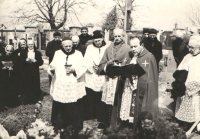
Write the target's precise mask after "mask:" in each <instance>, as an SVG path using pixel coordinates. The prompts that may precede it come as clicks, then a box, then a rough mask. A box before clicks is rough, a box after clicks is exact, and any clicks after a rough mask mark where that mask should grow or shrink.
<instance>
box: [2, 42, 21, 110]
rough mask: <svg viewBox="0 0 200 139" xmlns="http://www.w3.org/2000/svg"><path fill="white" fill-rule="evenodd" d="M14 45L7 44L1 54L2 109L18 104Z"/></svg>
mask: <svg viewBox="0 0 200 139" xmlns="http://www.w3.org/2000/svg"><path fill="white" fill-rule="evenodd" d="M13 51H14V49H13V46H12V45H7V46H6V47H5V53H4V54H3V55H2V56H0V92H1V93H0V107H1V108H0V109H2V108H3V107H4V106H15V105H16V104H17V92H16V84H15V83H16V76H15V75H16V74H15V67H14V64H13V60H14V57H13Z"/></svg>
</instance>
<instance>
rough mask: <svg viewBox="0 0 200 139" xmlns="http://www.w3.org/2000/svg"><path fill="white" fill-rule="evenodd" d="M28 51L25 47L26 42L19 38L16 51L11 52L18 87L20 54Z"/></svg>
mask: <svg viewBox="0 0 200 139" xmlns="http://www.w3.org/2000/svg"><path fill="white" fill-rule="evenodd" d="M27 50H28V47H27V41H26V39H24V38H21V39H20V40H19V43H18V49H17V50H15V51H14V52H13V56H14V61H13V62H14V65H15V71H16V75H17V78H18V79H17V80H18V81H17V84H18V85H20V82H19V80H20V72H21V71H20V69H21V67H20V66H21V64H20V54H21V52H23V51H27Z"/></svg>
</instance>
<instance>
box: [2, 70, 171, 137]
mask: <svg viewBox="0 0 200 139" xmlns="http://www.w3.org/2000/svg"><path fill="white" fill-rule="evenodd" d="M166 74H167V73H163V72H161V73H160V78H159V84H160V85H159V88H161V87H162V88H163V89H161V90H162V91H160V92H159V94H162V93H165V92H164V88H165V87H166V84H167V82H171V80H172V79H171V78H170V79H169V76H171V74H167V75H166ZM40 82H41V86H40V87H41V92H42V97H41V99H42V100H43V101H42V109H41V112H40V114H39V116H38V118H41V119H42V120H43V121H47V122H49V123H50V124H51V122H50V121H51V119H50V118H51V108H52V97H51V96H50V95H49V79H48V74H47V72H46V71H45V70H40ZM35 108H36V107H35V105H34V104H31V105H21V106H17V107H15V108H9V109H8V110H7V111H4V112H1V113H0V123H1V124H2V125H3V126H4V128H5V129H6V130H7V131H8V132H9V135H10V136H13V135H16V134H17V133H18V132H19V131H20V130H21V129H24V126H26V125H29V124H30V123H32V122H34V121H35V119H36V117H35V113H34V111H35ZM159 115H160V117H162V119H168V120H170V118H171V117H172V116H173V113H171V111H168V109H165V108H160V113H159ZM95 127H97V121H95V120H93V121H92V120H89V121H84V129H83V132H84V131H85V130H86V129H87V128H89V129H94V128H95Z"/></svg>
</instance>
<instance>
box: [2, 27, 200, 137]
mask: <svg viewBox="0 0 200 139" xmlns="http://www.w3.org/2000/svg"><path fill="white" fill-rule="evenodd" d="M143 34H144V36H143V38H142V39H141V40H140V39H139V38H137V37H132V38H131V39H130V45H127V44H126V43H125V40H124V34H123V30H122V29H118V28H116V29H114V31H113V35H114V42H112V43H111V44H109V45H108V44H106V42H105V41H104V35H103V33H102V31H101V30H95V31H94V32H93V35H89V34H88V29H87V27H83V28H82V29H81V35H79V36H72V37H63V38H62V35H61V33H60V32H55V33H54V34H53V36H54V40H52V41H50V42H49V43H48V45H47V48H46V56H47V57H49V67H48V70H47V72H48V74H49V82H50V95H51V96H52V98H53V105H52V115H51V122H52V125H53V126H59V127H58V129H65V128H67V127H68V126H70V125H72V126H73V128H74V131H75V132H77V133H78V132H79V131H80V130H81V129H82V128H83V120H89V119H97V121H98V122H99V125H98V128H99V129H106V130H117V129H116V128H117V127H119V126H126V127H127V126H128V127H130V126H131V128H133V130H134V131H135V132H137V131H138V130H139V127H141V124H145V122H146V123H147V124H146V126H147V127H148V126H151V125H155V126H156V125H157V116H158V76H159V75H158V74H159V71H158V70H159V62H160V60H161V59H162V44H161V43H160V41H158V39H157V37H156V35H157V30H155V29H148V30H147V29H144V30H143ZM177 34H178V33H177ZM182 43H188V45H187V44H182ZM180 44H181V45H184V49H181V51H184V54H183V56H182V55H181V57H176V56H179V54H177V55H176V54H175V53H174V54H175V55H174V56H175V59H176V62H177V65H178V68H177V70H176V72H175V73H174V74H173V76H174V78H175V79H176V80H175V82H174V83H173V84H172V86H173V91H172V95H173V98H174V100H175V101H176V110H175V117H176V118H177V119H178V120H180V121H185V122H189V123H192V122H196V121H198V120H200V119H199V118H200V92H199V90H200V77H199V74H198V71H199V70H200V69H199V68H200V65H199V63H200V61H199V60H200V59H199V53H200V36H199V35H193V36H191V37H189V39H187V40H185V41H183V40H181V41H180V39H179V38H177V40H175V42H174V43H173V49H175V50H178V49H177V48H175V47H176V45H180ZM177 47H178V46H177ZM42 64H43V60H42V55H41V53H40V52H39V51H38V50H37V49H36V48H35V45H34V42H33V41H32V40H28V41H26V40H25V39H21V40H20V43H19V48H18V49H17V50H15V51H14V49H13V46H12V45H7V46H5V50H4V49H1V51H0V75H1V78H0V89H1V93H0V99H1V100H0V103H1V104H0V106H1V109H3V108H4V107H5V106H9V105H10V104H12V105H16V104H19V103H20V104H28V103H35V102H37V101H38V100H39V98H40V76H39V66H41V65H42Z"/></svg>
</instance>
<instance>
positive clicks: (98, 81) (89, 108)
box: [84, 31, 107, 121]
mask: <svg viewBox="0 0 200 139" xmlns="http://www.w3.org/2000/svg"><path fill="white" fill-rule="evenodd" d="M106 48H107V45H106V43H105V41H104V39H103V35H102V33H101V31H94V32H93V44H91V45H89V46H88V47H87V50H86V53H85V56H84V60H85V63H86V66H87V72H86V74H85V82H86V85H85V86H86V93H87V96H86V101H85V108H84V112H85V115H86V119H96V118H97V119H98V121H99V120H100V119H99V116H101V115H102V114H104V112H102V111H101V110H102V109H103V108H102V101H101V97H102V88H103V83H104V82H105V75H98V74H97V69H98V66H99V63H100V61H101V59H102V57H103V55H104V52H105V50H106Z"/></svg>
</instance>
